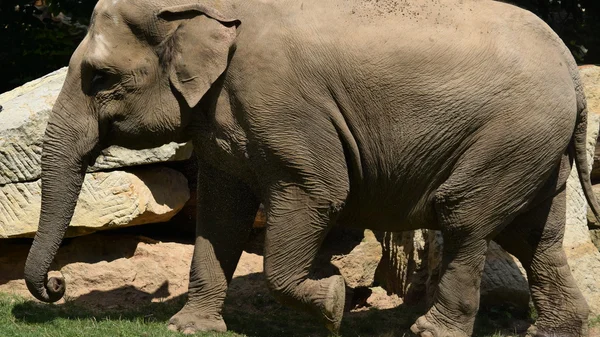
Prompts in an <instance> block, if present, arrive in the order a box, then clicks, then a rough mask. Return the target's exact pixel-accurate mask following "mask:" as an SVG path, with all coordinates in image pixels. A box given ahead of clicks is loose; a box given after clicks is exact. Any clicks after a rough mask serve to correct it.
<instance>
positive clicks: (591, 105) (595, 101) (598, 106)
mask: <svg viewBox="0 0 600 337" xmlns="http://www.w3.org/2000/svg"><path fill="white" fill-rule="evenodd" d="M579 74H580V75H581V81H582V82H583V88H584V90H585V96H586V99H587V106H588V111H589V112H590V113H593V114H600V67H599V66H594V65H585V66H581V67H579ZM592 180H593V181H595V182H597V181H600V146H596V149H595V154H594V164H593V168H592Z"/></svg>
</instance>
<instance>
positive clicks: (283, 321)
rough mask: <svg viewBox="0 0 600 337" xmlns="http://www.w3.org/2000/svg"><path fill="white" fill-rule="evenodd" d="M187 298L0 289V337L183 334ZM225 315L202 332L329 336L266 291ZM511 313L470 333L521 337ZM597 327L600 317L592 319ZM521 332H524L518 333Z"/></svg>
mask: <svg viewBox="0 0 600 337" xmlns="http://www.w3.org/2000/svg"><path fill="white" fill-rule="evenodd" d="M184 301H185V299H183V298H179V299H177V300H171V301H168V302H164V303H150V304H148V305H146V306H144V307H142V308H139V309H136V310H113V311H102V312H98V311H93V310H90V309H87V308H83V307H82V306H81V305H79V304H75V303H73V302H67V303H65V304H60V305H51V304H42V303H38V302H34V301H31V300H28V299H24V298H22V297H17V296H13V295H6V294H0V336H1V337H80V336H86V337H107V336H111V337H112V336H114V337H130V336H131V337H167V336H184V335H183V334H180V333H176V332H172V331H169V330H168V329H167V328H166V326H167V322H168V320H169V318H170V317H171V316H172V315H173V314H175V313H176V312H177V311H178V310H179V308H181V307H182V305H183V303H184ZM421 314H422V308H421V309H418V308H413V307H406V306H404V305H401V306H399V307H397V308H394V309H388V310H368V311H361V312H347V313H345V316H344V321H343V324H342V328H341V331H340V336H342V337H371V336H372V337H375V336H381V337H387V336H389V337H391V336H407V337H408V336H412V335H411V334H410V330H409V327H410V325H411V324H412V323H413V322H414V320H415V319H416V318H417V317H418V316H419V315H421ZM224 318H225V321H226V322H227V325H228V328H229V330H230V332H227V333H224V334H218V333H202V334H197V335H196V336H203V337H278V336H286V337H288V336H289V337H296V336H297V337H304V336H310V337H328V333H327V331H326V330H325V329H324V328H323V327H322V326H321V324H319V323H318V322H316V321H315V320H314V319H313V318H312V317H311V316H308V315H306V314H304V313H300V312H298V311H295V310H292V309H289V308H287V307H284V306H281V305H280V304H278V303H277V302H275V301H274V300H273V298H272V297H271V296H269V295H268V293H262V292H260V293H253V294H249V295H248V296H246V297H241V298H240V297H238V298H233V299H228V300H227V301H226V304H225V312H224ZM515 322H520V324H521V328H520V330H521V331H522V330H523V328H522V327H523V324H527V323H528V322H529V319H527V318H526V317H525V318H521V319H519V318H515V317H514V316H513V315H512V314H511V313H509V312H508V311H502V310H499V309H496V310H485V311H482V312H481V313H480V315H479V316H478V317H477V321H476V324H475V331H474V336H477V337H506V336H519V334H518V333H517V330H518V329H517V328H516V325H515ZM590 326H600V316H599V317H596V318H594V319H592V320H590ZM521 336H522V334H521Z"/></svg>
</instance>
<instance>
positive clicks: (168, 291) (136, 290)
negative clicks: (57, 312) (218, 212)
mask: <svg viewBox="0 0 600 337" xmlns="http://www.w3.org/2000/svg"><path fill="white" fill-rule="evenodd" d="M30 246H31V244H30V243H20V244H19V243H13V244H5V245H3V247H2V248H0V252H1V253H0V292H6V293H15V294H18V295H22V296H25V297H27V298H32V297H31V295H30V294H29V291H28V290H27V287H26V286H25V282H24V280H23V269H24V264H25V260H26V257H27V253H28V251H29V248H30ZM193 249H194V247H193V246H192V245H184V244H178V243H162V242H158V241H154V240H152V239H149V238H144V237H136V236H116V235H111V234H94V235H88V236H84V237H79V238H74V239H71V240H65V243H64V244H63V246H62V247H61V248H60V249H59V251H58V254H57V256H56V258H55V261H54V263H53V265H52V269H53V270H58V269H60V270H61V273H62V274H63V276H64V278H65V281H66V283H67V291H66V293H65V298H66V299H68V300H69V301H72V302H74V303H79V304H84V305H85V306H86V307H91V308H101V309H113V308H133V307H136V306H138V305H140V304H143V303H147V302H151V301H152V302H160V301H165V300H167V299H172V298H175V297H178V296H180V295H183V294H185V293H186V292H187V289H188V279H189V270H190V261H191V258H192V253H193ZM56 274H57V273H56V272H53V273H52V275H56ZM59 303H64V299H63V300H61V301H60V302H59Z"/></svg>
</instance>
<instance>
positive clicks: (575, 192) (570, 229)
mask: <svg viewBox="0 0 600 337" xmlns="http://www.w3.org/2000/svg"><path fill="white" fill-rule="evenodd" d="M599 119H600V115H597V114H590V115H589V118H588V137H587V138H588V144H587V153H588V163H589V165H590V167H589V168H591V165H592V158H593V155H594V148H595V146H596V138H597V137H598V127H599ZM587 208H588V205H587V202H586V200H585V197H584V195H583V191H582V189H581V185H580V183H579V179H578V178H577V172H576V171H575V167H573V170H572V171H571V175H570V176H569V180H568V181H567V227H566V229H565V239H564V242H563V245H564V248H565V252H566V253H567V260H568V262H569V266H570V267H571V272H572V273H573V277H574V278H575V281H576V282H577V286H578V287H579V289H580V290H581V291H582V292H583V295H584V297H585V298H586V300H587V302H588V304H589V306H590V311H591V314H592V315H593V316H598V315H600V278H599V277H597V275H600V252H598V249H596V247H595V246H594V244H593V243H592V241H591V238H590V231H589V229H588V226H587Z"/></svg>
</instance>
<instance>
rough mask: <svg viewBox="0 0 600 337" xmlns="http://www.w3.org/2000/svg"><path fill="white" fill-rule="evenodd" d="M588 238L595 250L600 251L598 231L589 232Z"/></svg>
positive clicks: (599, 230) (599, 234) (599, 231)
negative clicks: (589, 237)
mask: <svg viewBox="0 0 600 337" xmlns="http://www.w3.org/2000/svg"><path fill="white" fill-rule="evenodd" d="M590 236H591V239H592V242H593V243H594V246H596V248H598V250H599V251H600V229H592V230H590Z"/></svg>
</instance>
